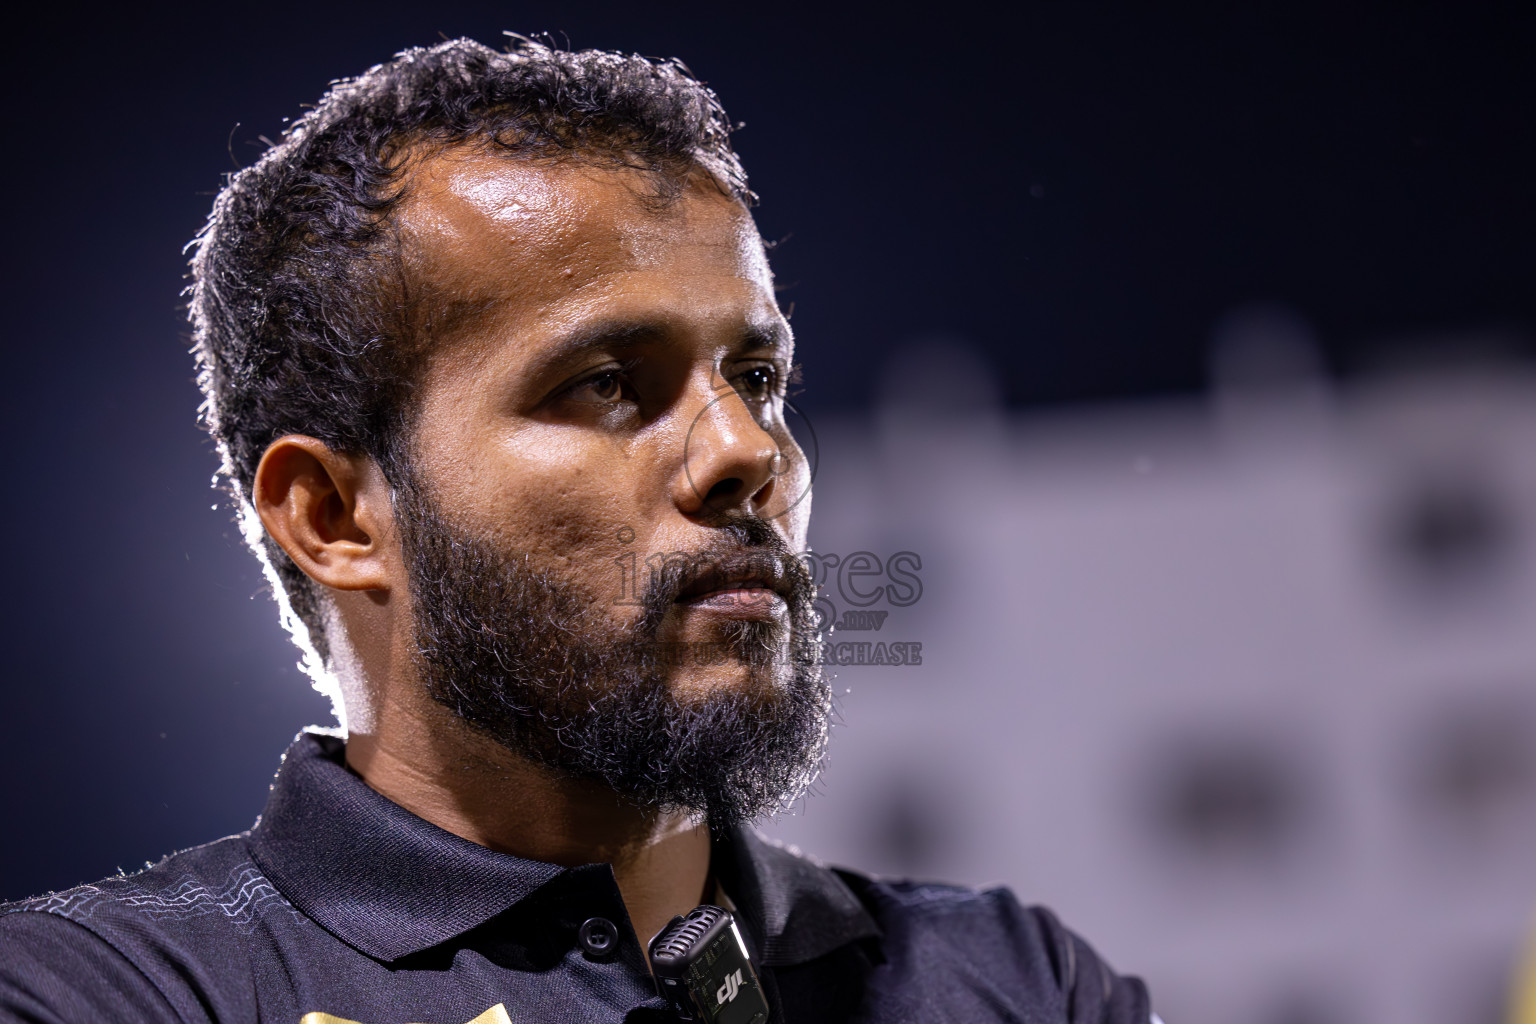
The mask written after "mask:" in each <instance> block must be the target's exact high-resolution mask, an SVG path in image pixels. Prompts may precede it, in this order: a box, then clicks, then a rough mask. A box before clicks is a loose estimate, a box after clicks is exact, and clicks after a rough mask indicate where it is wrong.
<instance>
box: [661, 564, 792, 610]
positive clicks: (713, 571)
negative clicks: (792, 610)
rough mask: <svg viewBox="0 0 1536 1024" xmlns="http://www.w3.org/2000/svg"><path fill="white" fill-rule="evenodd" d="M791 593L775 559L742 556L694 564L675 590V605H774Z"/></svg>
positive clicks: (781, 568) (781, 567)
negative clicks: (734, 603) (747, 603)
mask: <svg viewBox="0 0 1536 1024" xmlns="http://www.w3.org/2000/svg"><path fill="white" fill-rule="evenodd" d="M791 589H792V587H791V582H790V579H789V576H788V574H787V573H786V572H785V571H784V565H783V563H782V562H780V561H779V559H778V557H777V556H776V555H774V554H771V553H768V552H762V551H756V552H742V553H737V554H732V555H728V556H724V557H711V558H706V559H701V560H700V561H698V562H696V563H695V566H694V567H693V568H692V569H691V570H690V572H689V573H688V575H687V578H686V579H685V580H683V582H682V585H681V586H680V587H679V588H678V592H677V597H676V601H677V603H679V604H688V605H700V604H713V603H720V602H751V603H754V604H766V603H774V604H776V603H777V602H776V601H775V600H774V599H775V598H781V599H784V600H788V598H789V595H790V592H791Z"/></svg>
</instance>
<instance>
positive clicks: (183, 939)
mask: <svg viewBox="0 0 1536 1024" xmlns="http://www.w3.org/2000/svg"><path fill="white" fill-rule="evenodd" d="M245 838H246V837H245V836H244V835H241V836H230V837H228V838H226V839H221V840H219V841H217V842H214V843H209V844H207V845H205V846H200V847H195V848H193V849H190V850H184V851H182V852H180V853H176V854H172V855H171V856H169V857H167V858H165V859H164V860H162V861H161V862H160V863H159V864H156V865H154V866H152V867H150V868H147V869H145V870H144V871H140V872H138V873H136V874H132V875H118V876H114V877H112V878H107V879H103V880H102V881H99V882H95V883H92V884H90V885H81V886H77V887H75V888H73V889H68V890H65V891H63V892H55V893H49V894H47V895H45V896H39V897H36V898H34V899H29V900H22V901H19V902H15V903H8V904H0V962H3V963H4V965H5V967H4V971H3V973H0V1021H4V1020H8V1019H11V1018H10V1017H8V1016H6V1014H7V1013H12V1014H15V1015H16V1016H19V1017H20V1018H21V1019H33V1018H35V1019H39V1020H53V1019H59V1020H66V1019H74V1018H80V1017H81V1016H82V1014H81V1013H80V1012H76V1011H77V1010H84V1009H85V1008H87V1007H88V1006H90V1005H92V1004H91V1001H92V1000H93V999H97V998H100V999H102V1000H106V1001H107V1003H106V1005H105V1006H103V1007H102V1009H103V1010H106V1011H108V1012H105V1013H104V1014H102V1013H98V1014H97V1015H98V1016H102V1015H104V1016H105V1017H107V1018H110V1019H129V1020H179V1019H189V1020H195V1019H198V1018H199V1017H200V1016H203V1007H205V1006H206V999H207V997H208V996H209V995H210V994H211V992H210V991H208V989H210V988H211V989H221V988H226V987H229V986H230V985H231V984H234V985H239V984H240V979H239V977H238V975H239V973H240V971H239V967H238V965H240V964H242V963H244V962H247V961H248V955H247V954H248V950H249V945H250V939H251V937H252V934H253V933H254V932H256V931H257V930H258V929H260V928H261V927H263V926H264V924H265V923H266V922H267V921H268V919H269V918H271V917H272V915H274V914H285V913H286V914H290V915H291V914H294V913H295V912H294V911H293V910H292V908H291V907H289V906H288V904H287V902H286V901H285V900H284V899H283V898H282V896H281V895H280V894H279V893H278V892H277V890H276V889H275V888H274V887H273V885H272V883H271V882H269V881H268V880H267V879H266V878H265V877H264V876H263V875H262V873H261V871H260V870H259V869H258V868H257V867H256V865H255V864H254V863H253V862H252V861H251V859H250V856H249V854H248V853H247V848H246V843H245ZM66 982H67V984H66ZM245 987H248V985H247V986H245ZM114 993H124V994H132V996H133V1000H132V1007H133V1009H134V1010H135V1011H143V1012H142V1013H138V1012H133V1013H130V1012H127V1011H126V1009H125V1010H111V1009H110V1007H111V1006H112V1005H113V1004H112V1003H111V1000H112V999H113V998H115V997H114ZM82 1000H83V1001H84V1002H82ZM21 1007H30V1008H31V1009H29V1010H27V1012H24V1013H23V1012H21V1009H19V1008H21ZM71 1007H73V1008H74V1009H69V1008H71ZM66 1011H67V1012H66Z"/></svg>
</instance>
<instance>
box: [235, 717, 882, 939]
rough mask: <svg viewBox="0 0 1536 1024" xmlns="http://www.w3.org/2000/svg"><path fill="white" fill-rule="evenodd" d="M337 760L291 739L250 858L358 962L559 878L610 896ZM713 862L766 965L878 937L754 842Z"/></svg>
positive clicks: (846, 895) (868, 920) (851, 910)
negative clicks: (397, 799)
mask: <svg viewBox="0 0 1536 1024" xmlns="http://www.w3.org/2000/svg"><path fill="white" fill-rule="evenodd" d="M344 752H345V744H344V743H343V741H341V740H339V739H336V738H334V737H330V736H322V735H318V734H315V733H308V732H305V733H300V734H299V736H298V737H297V738H296V739H295V740H294V742H293V745H292V746H291V747H289V748H288V752H287V753H286V754H285V755H284V756H283V764H282V767H281V769H280V770H279V771H278V773H277V779H276V781H275V782H274V783H273V785H272V793H271V796H270V797H269V798H268V800H267V806H266V810H265V811H264V812H263V814H262V816H261V819H260V820H259V822H258V823H257V826H256V828H255V829H254V830H252V833H251V838H250V848H251V856H252V858H253V859H254V860H255V861H256V863H257V865H258V866H259V867H260V868H261V870H262V871H263V873H265V874H266V876H267V877H268V878H269V879H271V880H272V883H273V884H274V885H275V886H277V888H278V890H279V891H281V892H282V894H283V895H284V896H285V897H286V898H287V899H288V901H289V902H290V903H292V904H293V905H294V907H295V908H297V909H298V910H299V911H301V912H302V913H304V914H305V915H307V916H308V917H310V918H311V919H313V920H314V921H315V922H316V923H317V924H319V925H320V926H321V927H323V928H325V929H326V930H327V931H329V932H330V933H331V934H333V935H335V936H336V937H337V938H339V939H341V940H342V941H343V942H345V943H347V944H348V945H350V946H352V947H353V948H355V949H357V950H359V951H360V952H363V953H365V954H367V955H368V956H371V957H373V958H375V959H378V960H385V961H391V960H396V959H399V958H400V957H402V956H406V955H408V954H411V953H415V952H418V951H420V950H424V949H427V948H429V947H432V946H436V945H438V944H440V943H443V942H446V941H448V940H449V939H452V938H454V937H456V936H458V935H460V934H462V933H464V932H466V931H468V930H469V929H471V928H474V927H476V926H478V925H481V924H484V923H485V922H486V921H488V920H490V919H491V918H492V917H495V916H496V915H498V914H500V913H502V912H504V911H506V910H508V909H510V908H511V907H512V906H514V905H515V904H517V903H518V902H520V901H522V900H523V899H525V898H526V897H528V896H530V895H532V894H533V893H534V891H535V890H538V889H540V888H542V887H544V886H546V885H548V884H550V883H551V882H554V881H555V880H557V879H561V880H562V881H565V882H569V883H572V884H582V885H586V886H591V885H594V884H595V885H599V886H603V887H604V888H609V887H611V888H612V892H613V895H614V897H615V898H616V897H617V887H616V886H615V885H614V882H613V874H612V871H611V869H609V868H608V866H607V865H587V866H585V867H579V868H570V869H567V868H562V867H560V866H558V865H555V864H546V863H543V862H540V861H532V860H524V859H523V858H521V857H514V856H511V855H510V854H505V853H498V852H496V851H495V850H490V849H487V848H486V847H483V846H480V845H478V844H477V843H472V842H470V841H469V840H467V839H462V838H460V837H459V836H456V835H453V834H452V833H450V832H446V831H444V830H443V829H440V828H438V827H437V826H436V825H433V824H431V823H430V822H428V821H425V820H423V819H421V818H418V817H417V816H416V815H414V814H412V813H411V812H409V811H407V810H406V809H405V808H403V807H401V806H399V805H398V804H395V803H393V802H391V801H390V800H388V799H386V798H385V797H383V796H381V795H379V794H378V793H376V792H374V791H373V790H372V789H370V788H369V787H368V785H367V784H366V783H365V782H363V780H362V779H361V778H359V777H358V776H357V775H356V774H354V773H353V772H352V771H351V770H350V769H348V768H347V767H346V764H345V757H344ZM712 857H713V866H714V870H715V873H716V875H717V877H718V878H720V879H721V881H722V882H723V884H724V887H725V890H726V891H727V892H728V893H730V894H731V897H732V899H733V900H734V901H735V902H736V903H737V905H738V906H739V908H740V910H741V912H742V916H743V917H744V918H745V921H744V922H743V923H744V924H745V925H746V928H747V930H748V932H749V933H750V934H751V935H752V936H753V937H754V938H755V939H756V940H757V941H756V943H755V944H756V945H757V946H758V948H759V950H760V952H761V954H762V960H763V963H764V964H765V965H766V966H786V965H789V964H797V963H804V962H805V961H808V960H812V959H815V958H816V957H819V956H822V955H824V954H826V953H829V952H831V951H832V950H833V949H836V948H838V947H839V946H842V945H845V944H846V943H849V942H853V941H856V940H858V939H862V938H869V937H874V936H878V935H879V934H880V929H879V927H878V926H877V925H876V924H875V922H874V919H873V918H872V917H870V915H869V913H868V912H867V911H866V910H865V909H864V907H863V905H862V904H861V903H860V902H859V901H858V899H857V898H856V897H855V896H854V895H853V892H852V891H851V890H850V889H849V888H848V886H847V885H846V884H845V883H844V882H843V881H842V879H840V878H839V877H838V876H837V875H836V874H835V873H834V872H833V871H831V870H830V869H828V868H826V867H823V866H821V865H819V864H816V863H815V862H813V861H810V860H808V859H806V858H804V857H801V856H798V855H796V854H794V853H792V852H790V851H789V850H786V849H784V848H782V847H779V846H777V845H775V844H773V843H772V842H771V841H769V840H767V839H764V838H763V837H761V836H759V835H758V834H756V833H755V832H753V831H752V830H750V829H739V830H735V831H733V832H731V833H729V834H727V835H724V836H722V837H720V838H719V839H718V840H717V841H716V843H715V845H714V850H713V853H712ZM598 875H601V876H602V877H601V878H599V877H597V876H598Z"/></svg>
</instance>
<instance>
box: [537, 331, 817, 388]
mask: <svg viewBox="0 0 1536 1024" xmlns="http://www.w3.org/2000/svg"><path fill="white" fill-rule="evenodd" d="M671 333H673V330H672V328H671V327H669V326H668V325H667V324H666V323H665V322H664V321H657V320H596V321H593V322H591V323H587V324H583V325H581V326H580V327H578V328H576V329H575V330H573V331H570V332H569V333H567V334H565V335H562V336H561V337H559V338H557V339H555V340H554V341H553V342H551V343H550V344H549V345H548V346H547V347H546V348H545V349H544V351H543V352H541V353H539V355H538V356H537V357H535V359H534V360H533V362H532V365H531V366H530V367H529V376H530V377H531V378H535V379H536V378H538V377H541V376H543V375H544V374H546V373H550V372H552V371H555V370H557V369H559V368H561V367H563V366H565V365H567V364H570V363H576V362H580V361H581V360H582V358H583V357H586V356H590V355H593V354H595V353H598V352H622V351H624V350H626V349H633V348H639V347H640V346H642V345H650V344H654V343H656V342H658V341H661V340H662V339H664V338H665V337H667V336H668V335H669V334H671ZM791 345H792V339H791V335H790V333H789V330H788V329H787V328H786V327H785V326H784V325H783V324H782V323H776V322H765V323H754V324H749V325H748V326H747V328H746V329H745V330H744V331H743V332H742V334H741V337H740V338H739V339H738V340H737V342H736V344H735V345H734V346H733V350H734V351H735V352H745V351H750V350H754V349H772V350H773V351H774V352H775V353H779V352H788V351H789V349H790V347H791Z"/></svg>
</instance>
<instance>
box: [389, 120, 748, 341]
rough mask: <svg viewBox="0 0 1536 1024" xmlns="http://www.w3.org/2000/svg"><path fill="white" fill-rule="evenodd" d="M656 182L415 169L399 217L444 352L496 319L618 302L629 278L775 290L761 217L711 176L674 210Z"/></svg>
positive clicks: (420, 312) (445, 161)
mask: <svg viewBox="0 0 1536 1024" xmlns="http://www.w3.org/2000/svg"><path fill="white" fill-rule="evenodd" d="M647 177H648V175H647V174H646V173H645V172H642V171H637V170H632V169H628V168H624V167H618V166H614V165H612V164H594V163H590V162H587V161H582V160H528V159H508V158H507V157H506V156H505V155H502V154H496V153H487V152H484V151H481V150H479V149H478V148H476V147H454V148H452V149H448V150H443V151H440V152H438V153H435V154H433V155H432V156H430V157H427V158H424V159H422V160H420V161H419V162H418V163H416V166H415V167H414V168H413V169H412V171H411V173H410V175H409V178H408V181H407V185H406V189H405V191H404V195H403V197H402V200H401V202H400V204H399V205H398V206H397V207H396V209H395V210H394V211H393V214H392V216H393V220H394V223H395V228H396V237H397V238H398V245H399V256H400V260H401V268H400V269H401V272H402V282H401V283H402V284H403V285H404V287H405V290H406V292H407V305H408V308H409V309H410V310H411V318H412V320H413V321H414V322H415V327H416V330H414V331H413V332H412V333H413V334H417V335H418V336H419V337H422V338H423V340H427V339H430V341H431V342H432V343H436V342H439V341H443V340H447V339H448V338H450V337H452V336H454V335H456V334H459V333H461V332H463V331H464V330H465V329H466V328H472V327H474V326H475V325H476V324H478V323H479V322H481V321H482V320H483V319H484V318H485V317H486V316H487V315H489V314H493V313H508V312H510V311H514V310H515V312H516V315H517V317H518V319H527V318H537V317H539V316H541V315H544V314H552V313H554V312H555V311H556V310H557V309H558V310H563V311H564V312H565V313H567V314H574V313H577V312H579V311H580V309H581V307H583V306H589V305H591V304H593V303H598V302H601V301H603V300H604V299H610V300H611V299H612V298H613V297H614V296H613V294H612V292H613V289H614V288H615V287H616V282H617V280H618V278H619V277H620V276H622V275H625V274H636V273H640V274H644V273H667V272H676V271H677V270H679V269H683V268H688V267H690V266H697V265H702V264H706V263H707V264H708V265H710V266H711V267H729V268H731V269H732V273H733V274H734V275H735V276H738V277H746V278H750V279H755V280H760V281H764V282H766V281H767V280H768V279H769V277H768V268H767V262H766V259H765V257H764V253H763V247H762V241H761V239H760V237H759V235H758V234H757V229H756V227H755V225H754V224H753V221H752V217H751V214H750V213H748V212H747V210H746V208H745V206H744V205H743V204H742V203H741V202H740V201H739V200H737V199H736V198H734V197H733V196H732V195H730V194H729V193H728V192H725V191H723V190H722V189H721V188H720V187H719V186H718V184H717V183H716V182H715V181H714V180H713V179H712V178H710V177H709V176H708V175H707V174H705V173H703V172H699V173H697V174H695V175H694V176H692V177H691V178H690V179H689V180H688V182H687V183H686V185H685V186H684V188H683V190H682V191H681V192H679V193H677V194H676V196H675V197H673V198H671V199H669V201H667V202H665V203H659V202H657V201H656V199H655V193H654V191H652V190H651V189H650V188H649V186H648V183H647V181H646V178H647Z"/></svg>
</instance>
